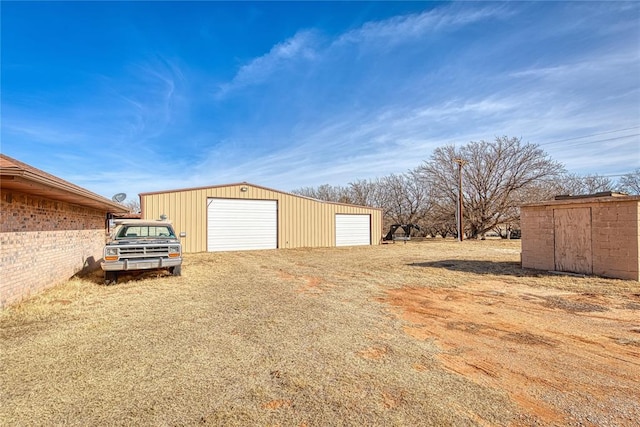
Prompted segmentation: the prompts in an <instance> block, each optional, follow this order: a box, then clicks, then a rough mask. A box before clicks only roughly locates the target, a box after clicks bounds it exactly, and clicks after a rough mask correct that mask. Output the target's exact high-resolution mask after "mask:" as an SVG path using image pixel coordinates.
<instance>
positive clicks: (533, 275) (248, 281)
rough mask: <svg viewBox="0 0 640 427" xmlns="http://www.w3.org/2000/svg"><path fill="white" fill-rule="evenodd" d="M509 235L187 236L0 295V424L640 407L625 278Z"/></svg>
mask: <svg viewBox="0 0 640 427" xmlns="http://www.w3.org/2000/svg"><path fill="white" fill-rule="evenodd" d="M519 252H520V248H519V242H505V241H477V242H474V241H468V242H463V243H457V242H452V241H443V240H442V239H438V240H429V241H425V242H410V243H408V244H406V245H404V244H395V245H384V246H375V247H358V248H325V249H296V250H277V251H256V252H236V253H215V254H190V255H188V256H187V257H186V263H185V266H184V269H183V276H182V277H172V276H163V275H157V274H144V275H131V276H129V277H123V278H121V280H120V282H119V283H118V285H116V286H108V287H107V286H102V285H101V283H102V281H101V280H100V277H99V275H96V276H93V277H86V278H78V279H73V280H71V281H69V282H68V283H66V284H63V285H61V286H59V287H56V288H55V289H52V290H50V291H48V292H46V293H44V294H42V295H40V296H37V297H35V298H33V299H31V300H29V301H27V302H25V303H22V304H19V305H17V306H15V307H12V308H10V309H8V310H5V311H3V312H0V357H1V360H0V362H1V363H0V385H1V387H0V393H1V395H0V399H1V402H2V404H1V405H0V425H62V424H64V425H105V424H107V425H114V424H116V425H154V426H157V425H171V426H173V425H251V426H254V425H260V426H275V425H281V426H324V425H353V426H356V425H357V426H361V425H384V426H388V425H397V426H407V425H426V426H442V425H450V426H471V425H484V426H492V425H499V426H510V425H513V426H537V425H551V426H554V425H575V426H638V420H639V419H640V366H639V364H640V284H639V283H637V282H630V281H622V280H611V279H602V278H594V277H589V278H579V277H570V276H557V275H551V274H548V273H545V272H536V271H526V270H522V269H521V268H520V267H519V263H518V261H519Z"/></svg>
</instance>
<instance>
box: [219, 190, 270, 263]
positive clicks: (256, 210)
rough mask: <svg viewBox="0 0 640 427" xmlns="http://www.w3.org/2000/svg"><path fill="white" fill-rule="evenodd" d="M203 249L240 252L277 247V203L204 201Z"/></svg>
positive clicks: (226, 200)
mask: <svg viewBox="0 0 640 427" xmlns="http://www.w3.org/2000/svg"><path fill="white" fill-rule="evenodd" d="M207 203H208V207H207V250H208V251H209V252H215V251H242V250H250V249H275V248H277V247H278V202H277V201H275V200H245V199H208V201H207Z"/></svg>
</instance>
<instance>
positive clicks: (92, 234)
mask: <svg viewBox="0 0 640 427" xmlns="http://www.w3.org/2000/svg"><path fill="white" fill-rule="evenodd" d="M127 211H128V209H127V208H125V207H124V206H122V205H119V204H117V203H115V202H112V201H110V200H108V199H106V198H104V197H102V196H99V195H97V194H95V193H92V192H90V191H88V190H86V189H84V188H82V187H78V186H77V185H74V184H71V183H70V182H67V181H65V180H62V179H60V178H57V177H55V176H53V175H50V174H48V173H46V172H44V171H41V170H39V169H36V168H34V167H32V166H29V165H27V164H25V163H22V162H20V161H18V160H15V159H12V158H11V157H8V156H6V155H4V154H1V153H0V308H3V307H6V306H7V305H9V304H12V303H15V302H18V301H20V300H22V299H24V298H26V297H28V296H29V295H33V294H35V293H37V292H39V291H41V290H43V289H45V288H49V287H51V286H54V285H56V284H59V283H61V282H63V281H65V280H67V279H69V278H70V277H71V276H73V275H74V274H76V273H78V272H79V271H81V270H83V269H92V268H96V267H97V266H98V265H99V264H98V263H99V261H100V259H101V258H102V249H103V246H104V243H105V237H106V235H107V214H108V213H124V212H127Z"/></svg>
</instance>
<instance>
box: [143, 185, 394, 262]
mask: <svg viewBox="0 0 640 427" xmlns="http://www.w3.org/2000/svg"><path fill="white" fill-rule="evenodd" d="M242 187H246V188H247V191H241V188H242ZM211 197H214V198H216V197H217V198H235V199H256V200H277V201H278V246H279V247H280V248H297V247H326V246H335V241H336V236H335V215H336V214H367V215H371V241H372V244H378V243H379V242H380V239H381V237H382V211H381V210H380V209H375V208H367V207H362V206H353V205H344V204H337V203H325V202H320V201H316V200H312V199H307V198H304V197H299V196H295V195H292V194H287V193H281V192H279V191H275V190H270V189H267V188H263V187H258V186H254V185H251V184H233V185H228V186H219V187H208V188H196V189H185V190H175V191H168V192H163V193H147V194H141V195H140V199H141V200H140V201H141V205H142V210H143V212H142V214H143V218H145V219H153V218H159V217H160V215H162V214H163V213H164V214H165V215H167V217H168V218H169V219H170V220H171V221H172V222H173V224H174V228H175V229H176V232H178V233H180V232H186V233H187V236H186V237H184V238H182V239H181V240H182V244H183V250H184V251H185V252H205V251H206V250H207V198H211Z"/></svg>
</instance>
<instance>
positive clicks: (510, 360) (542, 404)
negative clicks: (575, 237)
mask: <svg viewBox="0 0 640 427" xmlns="http://www.w3.org/2000/svg"><path fill="white" fill-rule="evenodd" d="M385 301H386V302H388V303H389V304H391V305H393V306H394V307H396V308H397V312H398V313H399V315H400V316H401V317H402V319H404V320H405V321H406V322H407V325H406V326H405V327H404V331H405V332H406V333H407V334H409V335H410V336H412V337H414V338H416V339H419V340H434V342H435V343H436V344H437V345H438V347H439V349H440V350H441V352H440V353H439V354H438V360H440V361H441V362H442V365H443V366H444V367H445V368H446V369H448V370H450V371H452V372H455V373H457V374H459V375H462V376H464V377H465V378H470V379H472V380H473V381H476V382H478V383H480V384H482V385H486V386H489V387H494V388H499V389H502V390H506V391H507V392H508V393H509V396H510V397H511V399H513V401H515V402H516V403H517V404H518V406H519V407H520V408H521V409H522V410H523V414H521V416H520V420H521V421H522V422H523V424H526V423H527V422H531V421H534V420H536V421H538V422H543V423H545V424H550V425H563V424H565V423H566V421H567V417H566V415H567V412H569V413H571V414H572V415H573V416H574V417H576V418H578V419H581V420H584V421H585V422H589V423H591V424H593V425H633V424H634V423H640V421H639V420H640V418H639V416H640V414H639V413H638V409H639V406H638V399H639V398H640V394H639V390H640V388H639V387H640V326H639V325H640V312H639V311H638V310H640V293H636V294H631V295H628V296H627V297H625V298H620V297H618V296H615V297H611V296H604V295H596V294H593V293H574V292H562V291H558V290H555V289H544V288H543V289H540V288H534V287H531V286H526V285H514V284H507V283H505V282H503V281H499V280H477V281H472V282H469V283H467V284H465V285H463V286H460V287H458V288H455V289H425V288H401V289H394V290H390V291H388V296H387V297H386V298H385ZM421 368H422V367H421V366H419V365H417V366H416V369H421Z"/></svg>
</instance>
